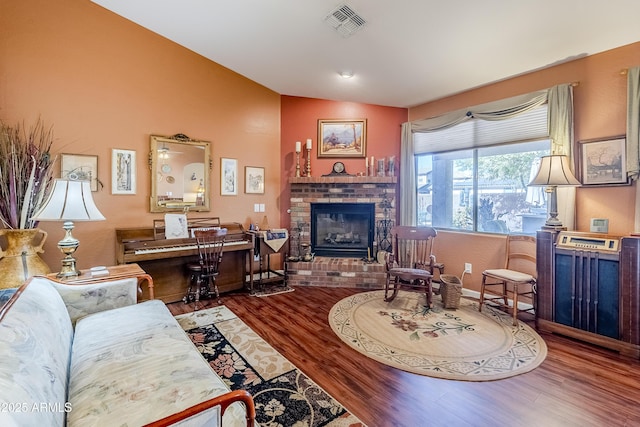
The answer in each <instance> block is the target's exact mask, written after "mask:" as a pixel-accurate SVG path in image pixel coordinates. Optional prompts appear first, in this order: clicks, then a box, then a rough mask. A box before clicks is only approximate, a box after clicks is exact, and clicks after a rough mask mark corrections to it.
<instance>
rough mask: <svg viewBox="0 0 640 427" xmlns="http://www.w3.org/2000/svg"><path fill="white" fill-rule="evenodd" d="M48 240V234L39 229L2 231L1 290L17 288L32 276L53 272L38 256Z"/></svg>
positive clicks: (0, 241)
mask: <svg viewBox="0 0 640 427" xmlns="http://www.w3.org/2000/svg"><path fill="white" fill-rule="evenodd" d="M3 240H4V242H3ZM46 240H47V232H46V231H43V230H40V229H38V228H32V229H15V230H14V229H0V289H4V288H17V287H19V286H21V285H22V284H23V283H24V282H25V281H26V280H27V279H28V278H30V277H32V276H35V275H37V274H47V273H50V272H51V269H50V268H49V266H48V265H47V264H46V263H45V262H44V261H43V260H42V258H40V255H38V253H41V252H44V250H43V249H42V247H43V246H44V242H45V241H46Z"/></svg>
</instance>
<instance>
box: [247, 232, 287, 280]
mask: <svg viewBox="0 0 640 427" xmlns="http://www.w3.org/2000/svg"><path fill="white" fill-rule="evenodd" d="M254 233H255V237H256V238H255V242H256V243H255V251H254V253H255V255H257V256H258V258H259V271H258V274H259V278H258V280H257V282H258V287H259V288H260V290H263V289H264V286H265V285H266V284H278V285H282V286H284V285H286V277H285V274H283V273H281V272H279V271H276V270H273V269H272V268H271V255H273V254H276V253H278V254H282V253H283V252H285V249H286V247H287V246H288V245H287V244H282V246H280V248H279V249H278V250H274V249H273V248H272V247H271V246H269V245H268V244H267V242H266V241H265V236H264V234H263V233H261V232H254ZM287 240H288V237H287ZM265 260H266V264H267V265H266V268H265V265H264V264H265V262H264V261H265Z"/></svg>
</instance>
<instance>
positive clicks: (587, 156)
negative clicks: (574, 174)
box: [579, 136, 630, 186]
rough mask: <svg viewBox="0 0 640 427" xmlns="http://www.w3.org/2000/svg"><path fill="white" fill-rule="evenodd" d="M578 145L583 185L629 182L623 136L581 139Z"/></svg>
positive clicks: (626, 183)
mask: <svg viewBox="0 0 640 427" xmlns="http://www.w3.org/2000/svg"><path fill="white" fill-rule="evenodd" d="M579 147H580V176H581V178H582V179H581V181H582V185H583V186H596V185H600V186H602V185H608V186H611V185H628V184H630V181H629V179H628V178H627V167H626V165H627V163H626V162H627V153H626V138H625V137H624V136H617V137H612V138H604V139H602V138H601V139H590V140H586V141H581V142H580V144H579Z"/></svg>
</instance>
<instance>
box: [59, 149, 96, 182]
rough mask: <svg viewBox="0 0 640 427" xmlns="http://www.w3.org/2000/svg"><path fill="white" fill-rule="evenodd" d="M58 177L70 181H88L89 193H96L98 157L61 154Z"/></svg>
mask: <svg viewBox="0 0 640 427" xmlns="http://www.w3.org/2000/svg"><path fill="white" fill-rule="evenodd" d="M60 177H61V178H63V179H68V180H70V181H89V182H90V183H91V191H98V182H99V181H98V156H91V155H85V154H61V155H60Z"/></svg>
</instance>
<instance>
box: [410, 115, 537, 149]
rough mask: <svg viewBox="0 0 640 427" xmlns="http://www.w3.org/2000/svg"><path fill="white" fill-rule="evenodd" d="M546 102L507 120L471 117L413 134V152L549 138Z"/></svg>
mask: <svg viewBox="0 0 640 427" xmlns="http://www.w3.org/2000/svg"><path fill="white" fill-rule="evenodd" d="M547 109H548V108H547V104H543V105H541V106H539V107H537V108H534V109H532V110H529V111H527V112H525V113H522V114H519V115H517V116H515V117H512V118H509V119H504V120H492V121H489V120H480V119H471V120H468V121H466V122H462V123H460V124H458V125H456V126H453V127H450V128H447V129H441V130H437V131H433V132H415V133H414V134H413V143H414V154H428V153H442V152H445V151H457V150H465V149H470V148H477V147H487V146H491V145H501V144H508V143H514V142H524V141H531V140H539V139H547V138H549V127H548V120H547Z"/></svg>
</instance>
